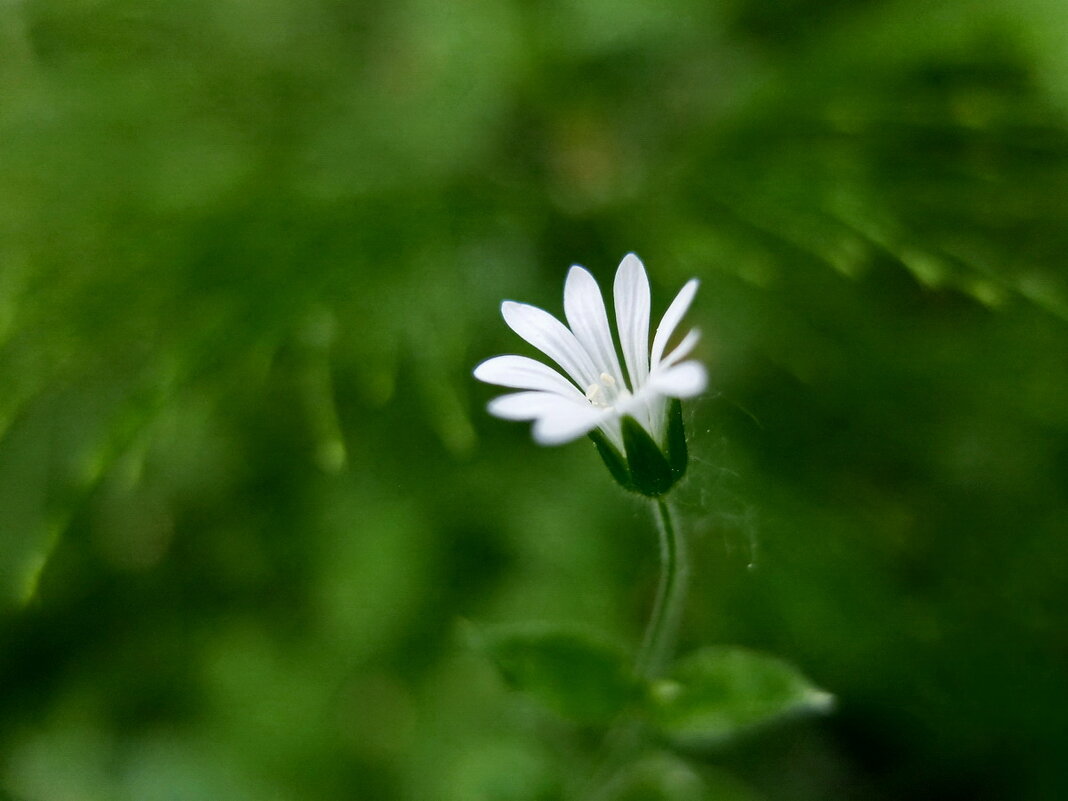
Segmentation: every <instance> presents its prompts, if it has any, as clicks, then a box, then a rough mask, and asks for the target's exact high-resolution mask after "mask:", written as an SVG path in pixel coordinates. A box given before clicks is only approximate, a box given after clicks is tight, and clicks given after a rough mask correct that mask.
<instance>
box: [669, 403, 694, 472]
mask: <svg viewBox="0 0 1068 801" xmlns="http://www.w3.org/2000/svg"><path fill="white" fill-rule="evenodd" d="M667 449H668V454H667V455H668V464H669V465H671V472H672V473H674V474H675V480H676V481H678V480H679V479H680V478H682V477H683V476H684V475H685V474H686V465H687V463H688V462H689V461H690V454H689V452H688V451H687V449H686V428H685V426H683V424H682V401H680V400H679V399H678V398H674V399H673V400H672V401H671V405H670V406H669V407H668V429H667Z"/></svg>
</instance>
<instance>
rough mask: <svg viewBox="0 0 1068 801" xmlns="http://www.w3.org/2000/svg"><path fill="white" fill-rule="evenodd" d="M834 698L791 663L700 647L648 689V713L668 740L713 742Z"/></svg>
mask: <svg viewBox="0 0 1068 801" xmlns="http://www.w3.org/2000/svg"><path fill="white" fill-rule="evenodd" d="M833 701H834V698H833V696H832V695H831V694H830V693H827V692H824V691H822V690H820V689H819V688H817V687H816V686H814V685H813V684H812V683H811V682H809V681H808V679H806V678H805V677H804V676H803V675H802V674H801V673H800V671H798V670H797V668H795V667H794V666H793V665H791V664H789V663H788V662H785V661H783V660H782V659H778V658H777V657H773V656H768V655H766V654H760V653H757V652H755V651H750V650H748V649H745V648H736V647H711V648H703V649H701V650H700V651H697V652H696V653H694V654H691V655H690V656H688V657H686V658H685V659H683V660H681V661H680V662H679V663H678V665H677V666H676V668H675V670H674V671H672V674H671V676H670V677H668V678H666V679H663V680H660V681H657V682H655V683H654V684H653V685H652V687H651V688H650V693H649V707H650V710H649V711H650V717H651V719H652V720H653V721H654V723H655V724H656V725H657V726H658V728H659V729H660V730H661V731H662V732H663V733H664V734H665V735H667V736H668V737H669V738H670V739H671V740H673V741H675V742H677V743H679V744H681V745H685V746H702V745H714V744H717V743H719V742H722V741H725V740H728V739H730V738H731V737H734V736H735V735H737V734H739V733H742V732H744V731H747V730H750V729H752V728H755V727H757V726H762V725H764V724H767V723H770V722H772V721H774V720H777V719H779V718H783V717H787V716H791V715H798V714H802V713H810V712H827V711H829V710H830V708H831V706H832V704H833Z"/></svg>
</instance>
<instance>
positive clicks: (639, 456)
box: [619, 415, 677, 498]
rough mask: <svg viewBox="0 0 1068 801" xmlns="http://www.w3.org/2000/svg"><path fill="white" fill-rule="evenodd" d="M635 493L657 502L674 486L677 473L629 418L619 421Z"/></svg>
mask: <svg viewBox="0 0 1068 801" xmlns="http://www.w3.org/2000/svg"><path fill="white" fill-rule="evenodd" d="M619 422H620V427H621V428H622V430H623V446H624V448H626V451H627V465H628V466H629V467H630V476H631V481H632V482H633V484H634V491H635V492H640V493H641V494H642V495H648V496H649V497H650V498H658V497H660V496H661V495H663V494H664V493H665V492H667V491H668V490H669V489H671V488H672V486H674V484H675V481H676V478H677V477H676V475H675V472H674V471H673V470H672V469H671V465H670V464H668V460H667V458H666V457H665V456H664V454H663V452H662V451H661V450H660V447H659V446H658V445H657V444H656V442H654V441H653V438H652V437H651V436H649V432H648V431H646V430H645V429H644V428H643V427H642V425H641V423H639V422H638V421H637V420H635V419H634V418H633V417H631V416H629V415H625V416H624V417H623V418H622V419H621V420H620V421H619Z"/></svg>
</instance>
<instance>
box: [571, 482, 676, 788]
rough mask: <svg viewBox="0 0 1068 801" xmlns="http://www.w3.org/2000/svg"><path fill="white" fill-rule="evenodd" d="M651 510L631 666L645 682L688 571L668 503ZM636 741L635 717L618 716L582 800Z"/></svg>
mask: <svg viewBox="0 0 1068 801" xmlns="http://www.w3.org/2000/svg"><path fill="white" fill-rule="evenodd" d="M653 509H654V512H655V515H656V520H657V529H658V530H659V532H660V583H659V585H658V586H657V589H656V599H655V600H654V601H653V614H652V617H651V618H650V619H649V624H648V626H646V629H645V635H644V636H643V637H642V644H641V648H640V649H639V650H638V658H637V660H636V662H635V665H634V672H635V675H636V676H637V677H638V678H640V679H644V680H646V681H648V680H650V679H654V678H656V677H657V676H659V675H660V673H661V671H663V669H664V668H665V667H666V666H667V662H668V661H669V659H670V657H671V650H672V648H673V647H674V645H675V639H676V637H677V636H678V629H679V623H680V622H681V619H682V608H683V605H684V604H685V601H686V584H687V580H688V579H689V574H690V563H689V559H688V557H687V553H686V542H685V540H683V538H682V535H681V533H680V532H679V531H678V530H677V529H676V528H675V525H674V523H673V522H672V519H671V507H669V506H668V504H667V501H665V500H664V499H663V498H657V499H656V500H655V501H653ZM641 741H642V725H641V722H640V721H639V719H638V718H637V717H635V716H634V715H633V714H630V715H625V716H623V717H622V718H620V719H619V720H618V721H617V722H616V723H615V725H614V726H613V727H612V728H611V729H610V730H609V731H608V733H607V734H606V735H605V740H604V743H603V744H602V746H601V749H602V753H603V756H602V758H601V760H600V764H599V766H598V768H597V770H596V771H595V772H594V774H593V776H592V777H591V778H590V780H589V782H588V783H587V784H586V786H585V792H583V793H581V794H580V795H579V796H578V797H579V798H582V799H585V801H601V799H603V798H605V797H607V796H608V794H609V793H610V791H611V787H612V779H613V777H614V776H616V775H617V774H618V772H619V770H620V769H621V767H622V766H623V765H625V764H626V761H627V760H628V759H629V758H631V757H632V755H633V754H635V753H637V751H638V749H639V748H640V747H641Z"/></svg>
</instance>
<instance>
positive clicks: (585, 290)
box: [564, 264, 623, 384]
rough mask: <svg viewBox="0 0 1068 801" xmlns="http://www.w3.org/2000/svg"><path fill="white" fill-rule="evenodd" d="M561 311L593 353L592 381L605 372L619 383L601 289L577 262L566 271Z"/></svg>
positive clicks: (584, 344) (614, 350) (587, 350)
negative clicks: (562, 310)
mask: <svg viewBox="0 0 1068 801" xmlns="http://www.w3.org/2000/svg"><path fill="white" fill-rule="evenodd" d="M564 315H565V316H566V317H567V324H568V325H569V326H571V330H572V331H574V332H575V337H576V338H577V339H578V341H579V342H581V343H582V346H583V347H584V348H585V349H586V352H587V353H589V354H590V356H592V357H593V361H594V364H595V366H596V367H597V372H596V373H595V374H594V377H593V379H592V381H597V380H598V379H599V378H600V375H601V373H602V372H604V373H608V374H609V375H610V376H612V378H614V379H615V380H616V381H618V382H620V384H622V382H623V374H622V372H621V371H620V369H619V359H618V358H617V357H616V346H615V345H614V344H613V343H612V330H611V329H610V328H609V327H608V314H607V312H605V310H604V300H603V299H602V298H601V290H600V288H598V286H597V281H596V280H595V279H594V277H593V276H592V275H590V273H589V271H588V270H586V269H585V268H583V267H579V266H578V265H577V264H576V265H575V266H574V267H572V268H571V270H570V271H569V272H568V274H567V281H566V282H565V283H564ZM592 381H591V382H590V383H592Z"/></svg>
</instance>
